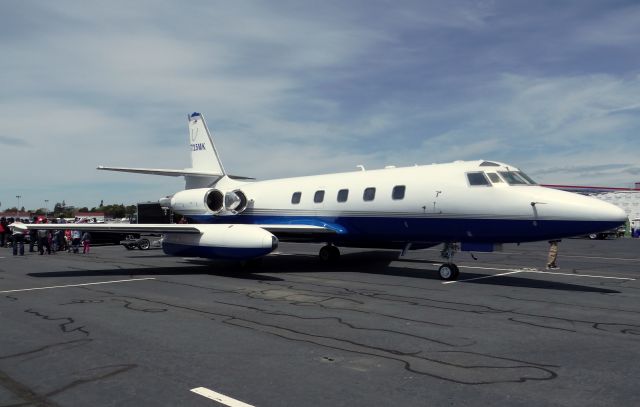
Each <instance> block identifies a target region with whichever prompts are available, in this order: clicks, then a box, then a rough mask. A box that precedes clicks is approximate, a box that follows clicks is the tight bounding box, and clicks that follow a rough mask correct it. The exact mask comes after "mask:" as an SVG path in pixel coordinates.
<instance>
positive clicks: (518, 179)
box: [498, 171, 536, 185]
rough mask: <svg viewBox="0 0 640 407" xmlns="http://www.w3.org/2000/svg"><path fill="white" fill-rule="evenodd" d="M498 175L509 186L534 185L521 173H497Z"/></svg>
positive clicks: (532, 181)
mask: <svg viewBox="0 0 640 407" xmlns="http://www.w3.org/2000/svg"><path fill="white" fill-rule="evenodd" d="M498 174H500V176H501V177H502V178H503V179H504V180H505V181H506V182H507V184H509V185H536V182H535V181H534V180H532V179H531V178H529V177H528V176H527V175H526V174H525V173H523V172H522V171H498Z"/></svg>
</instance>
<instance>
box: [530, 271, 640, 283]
mask: <svg viewBox="0 0 640 407" xmlns="http://www.w3.org/2000/svg"><path fill="white" fill-rule="evenodd" d="M524 272H525V273H539V274H557V275H559V276H572V277H589V278H610V279H613V280H629V281H635V280H636V279H635V278H630V277H608V276H594V275H590V274H574V273H556V272H554V271H540V270H526V271H524Z"/></svg>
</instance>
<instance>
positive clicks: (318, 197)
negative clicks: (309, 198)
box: [313, 190, 324, 203]
mask: <svg viewBox="0 0 640 407" xmlns="http://www.w3.org/2000/svg"><path fill="white" fill-rule="evenodd" d="M322 201H324V191H322V190H320V191H316V193H315V194H314V195H313V202H315V203H320V202H322Z"/></svg>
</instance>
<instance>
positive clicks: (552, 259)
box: [547, 240, 560, 270]
mask: <svg viewBox="0 0 640 407" xmlns="http://www.w3.org/2000/svg"><path fill="white" fill-rule="evenodd" d="M558 243H560V240H549V257H548V259H547V269H548V270H555V269H559V268H560V267H558V265H557V264H556V260H557V259H558Z"/></svg>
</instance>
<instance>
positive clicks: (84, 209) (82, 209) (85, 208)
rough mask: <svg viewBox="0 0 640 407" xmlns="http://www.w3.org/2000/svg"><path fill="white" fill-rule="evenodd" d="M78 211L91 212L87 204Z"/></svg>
mask: <svg viewBox="0 0 640 407" xmlns="http://www.w3.org/2000/svg"><path fill="white" fill-rule="evenodd" d="M78 212H89V208H87V207H86V206H83V207H82V208H79V209H78Z"/></svg>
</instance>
